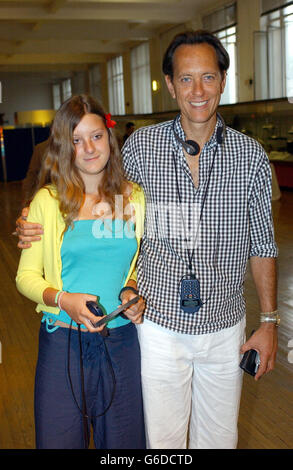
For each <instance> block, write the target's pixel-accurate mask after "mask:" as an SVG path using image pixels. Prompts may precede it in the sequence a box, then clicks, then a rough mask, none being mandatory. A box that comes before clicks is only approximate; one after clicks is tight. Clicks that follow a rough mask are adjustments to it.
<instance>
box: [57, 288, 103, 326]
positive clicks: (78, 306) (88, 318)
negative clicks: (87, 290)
mask: <svg viewBox="0 0 293 470" xmlns="http://www.w3.org/2000/svg"><path fill="white" fill-rule="evenodd" d="M89 300H93V301H94V302H96V301H97V297H96V296H94V295H90V294H79V293H74V294H71V293H69V292H63V293H62V297H61V298H60V302H59V305H60V307H61V308H62V310H65V311H66V313H68V315H69V316H70V318H72V320H73V321H75V323H78V324H82V325H84V326H85V327H86V328H87V329H88V330H89V331H90V332H91V333H99V332H100V331H102V330H103V328H104V327H105V325H102V326H100V327H99V328H94V327H93V325H92V324H95V323H97V321H99V320H101V319H102V317H96V316H95V315H94V314H93V313H91V312H90V311H89V309H88V308H87V306H86V302H87V301H89ZM104 316H105V315H104Z"/></svg>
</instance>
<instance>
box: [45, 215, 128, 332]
mask: <svg viewBox="0 0 293 470" xmlns="http://www.w3.org/2000/svg"><path fill="white" fill-rule="evenodd" d="M136 250H137V240H136V238H135V227H134V224H133V223H132V222H128V221H123V220H120V219H116V220H114V221H112V220H108V219H106V220H104V221H102V220H78V221H75V222H74V227H73V228H70V227H69V228H68V230H67V231H66V232H65V234H64V237H63V242H62V246H61V260H62V272H61V278H62V283H63V290H64V291H66V292H72V293H74V292H79V293H82V294H92V295H96V296H97V297H98V302H99V304H100V306H101V307H102V309H103V310H104V313H105V315H106V314H109V313H111V312H112V311H113V310H115V309H116V308H117V306H118V305H119V304H120V302H119V300H118V295H119V292H120V290H121V288H122V287H123V285H124V283H125V280H126V277H127V274H128V272H129V269H130V265H131V261H132V259H133V256H134V255H135V253H136ZM57 319H58V320H60V321H62V322H64V323H66V324H70V323H71V318H70V317H69V315H68V314H67V313H66V312H65V311H64V310H61V311H60V313H59V315H54V314H51V313H47V312H44V316H43V319H42V321H46V324H47V331H49V332H52V331H55V330H56V329H57V328H58V326H54V322H55V321H56V320H57ZM126 323H129V320H128V319H124V318H122V317H121V316H118V317H116V318H114V319H113V320H111V321H110V322H109V323H108V324H107V326H108V328H117V327H119V326H122V325H125V324H126ZM72 325H73V326H77V325H76V323H75V322H72ZM81 328H84V327H83V325H82V326H81Z"/></svg>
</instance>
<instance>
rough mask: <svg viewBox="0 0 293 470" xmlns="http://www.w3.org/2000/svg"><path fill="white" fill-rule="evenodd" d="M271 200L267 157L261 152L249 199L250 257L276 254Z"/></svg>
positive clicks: (270, 177)
mask: <svg viewBox="0 0 293 470" xmlns="http://www.w3.org/2000/svg"><path fill="white" fill-rule="evenodd" d="M271 200H272V174H271V168H270V165H269V161H268V158H267V156H266V154H265V153H264V152H263V155H262V158H261V160H260V164H259V167H258V170H257V173H256V177H255V179H254V184H253V189H252V192H251V197H250V200H249V223H250V253H249V256H250V257H252V256H258V257H261V258H276V257H277V256H278V248H277V245H276V242H275V238H274V225H273V218H272V206H271Z"/></svg>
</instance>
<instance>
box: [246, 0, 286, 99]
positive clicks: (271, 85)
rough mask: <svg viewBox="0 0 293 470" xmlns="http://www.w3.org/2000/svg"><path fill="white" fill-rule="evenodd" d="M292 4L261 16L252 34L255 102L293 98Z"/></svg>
mask: <svg viewBox="0 0 293 470" xmlns="http://www.w3.org/2000/svg"><path fill="white" fill-rule="evenodd" d="M292 44H293V4H292V5H289V6H286V7H283V8H281V9H279V10H275V11H272V12H269V13H266V14H264V15H262V17H261V31H259V32H257V33H255V37H254V49H255V51H254V52H255V99H273V98H282V97H285V96H287V97H292V96H293V50H292Z"/></svg>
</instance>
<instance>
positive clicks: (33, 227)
mask: <svg viewBox="0 0 293 470" xmlns="http://www.w3.org/2000/svg"><path fill="white" fill-rule="evenodd" d="M28 213H29V207H25V208H24V209H22V212H21V216H20V217H19V218H18V219H17V221H16V235H18V240H19V241H18V244H17V246H18V248H29V247H30V246H31V242H35V241H38V240H41V237H40V235H42V234H43V233H44V232H43V227H42V225H40V224H34V223H31V222H26V219H27V216H28Z"/></svg>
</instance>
